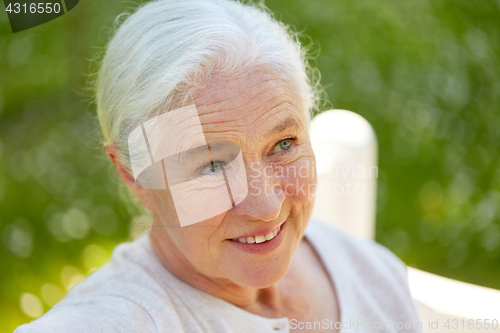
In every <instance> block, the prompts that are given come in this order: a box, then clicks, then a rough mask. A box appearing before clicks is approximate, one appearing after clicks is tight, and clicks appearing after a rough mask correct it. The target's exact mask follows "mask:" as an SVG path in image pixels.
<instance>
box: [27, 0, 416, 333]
mask: <svg viewBox="0 0 500 333" xmlns="http://www.w3.org/2000/svg"><path fill="white" fill-rule="evenodd" d="M310 73H312V72H311V71H310V70H309V69H308V66H307V62H306V61H305V58H304V52H303V50H302V48H301V46H300V44H299V43H298V42H297V40H296V39H295V38H293V37H292V36H291V34H290V33H289V31H288V29H287V27H286V26H285V25H284V24H282V23H278V22H276V21H275V20H274V19H273V18H272V16H271V15H270V14H269V13H268V11H267V10H266V9H265V7H263V5H249V4H242V3H240V2H236V1H230V0H157V1H152V2H149V3H147V4H145V5H143V6H141V7H140V8H139V9H138V10H137V11H136V12H135V13H134V14H132V15H131V16H130V17H128V18H127V19H126V20H125V21H124V23H123V24H122V25H121V27H120V28H119V29H118V30H117V32H116V34H115V36H114V37H113V38H112V40H111V42H110V43H109V45H108V48H107V52H106V55H105V57H104V59H103V63H102V68H101V70H100V72H99V80H98V86H97V102H98V103H97V104H98V113H99V120H100V123H101V127H102V130H103V133H104V136H105V139H106V153H107V155H108V156H109V158H110V159H111V161H112V163H113V164H114V166H115V167H116V170H117V172H118V175H119V176H120V178H121V180H122V181H123V182H124V183H125V184H126V185H127V186H128V188H129V189H130V190H131V192H132V193H133V194H134V195H135V196H136V197H137V198H138V199H139V200H140V202H142V204H143V205H144V206H145V207H146V208H147V209H148V210H149V211H151V216H152V221H153V224H152V228H151V230H150V232H149V233H147V234H145V235H143V236H141V237H139V238H137V239H136V240H134V241H133V242H130V243H125V244H121V245H119V246H118V247H117V248H116V249H115V251H114V252H113V256H112V259H111V262H110V263H109V264H108V265H106V266H105V267H103V268H101V269H100V270H98V271H96V272H94V273H93V274H92V275H90V276H89V277H88V278H87V279H86V280H85V281H84V282H82V283H80V284H79V285H77V286H75V287H74V288H73V289H72V290H71V291H70V292H69V293H68V295H67V296H66V297H65V298H64V299H63V300H62V301H61V302H60V303H59V304H57V305H56V306H54V307H53V308H52V309H51V310H50V311H49V312H48V313H47V314H45V315H44V316H43V317H42V318H40V319H38V320H36V321H34V322H32V323H30V324H27V325H24V326H21V327H20V328H18V332H217V333H220V332H276V331H280V332H289V331H290V330H291V331H297V332H298V331H309V332H310V331H316V332H319V331H330V332H337V331H339V330H340V329H341V330H342V332H376V331H384V332H399V331H419V329H418V327H417V328H416V326H415V325H413V324H415V323H418V320H419V319H418V315H417V313H416V310H415V307H414V304H413V302H412V300H411V297H410V293H409V291H408V287H407V283H406V275H405V266H404V264H402V262H401V261H399V259H397V258H396V257H395V256H394V255H393V254H391V253H390V252H389V251H388V250H386V249H385V248H383V247H381V246H380V245H377V244H376V243H374V242H366V241H361V240H359V239H356V238H354V237H351V236H348V235H347V234H344V233H343V232H341V231H339V230H337V229H334V228H332V227H330V226H327V225H326V224H323V223H321V222H318V221H311V222H310V216H311V209H312V206H313V202H314V188H315V185H316V177H315V167H314V161H315V157H314V153H313V151H312V149H311V143H310V141H309V135H308V121H309V118H310V112H311V110H312V109H313V108H314V107H315V104H316V102H317V100H318V98H317V93H316V90H317V85H316V84H315V83H314V82H313V81H312V79H310V78H308V75H307V74H310ZM297 170H298V172H296V171H297ZM407 323H411V324H412V325H411V328H410V329H408V327H409V326H408V325H404V324H407ZM402 324H403V325H402ZM417 326H418V325H417ZM405 327H406V328H405Z"/></svg>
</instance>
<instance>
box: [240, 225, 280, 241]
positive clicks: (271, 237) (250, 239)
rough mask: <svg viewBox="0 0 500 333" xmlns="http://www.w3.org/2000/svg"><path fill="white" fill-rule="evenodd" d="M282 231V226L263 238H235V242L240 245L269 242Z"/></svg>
mask: <svg viewBox="0 0 500 333" xmlns="http://www.w3.org/2000/svg"><path fill="white" fill-rule="evenodd" d="M279 230H280V226H277V227H276V228H275V229H274V230H273V231H271V232H270V233H268V234H266V235H261V236H250V237H243V238H233V240H234V241H238V242H240V243H262V242H265V241H268V240H271V239H273V238H274V237H275V236H276V234H278V231H279Z"/></svg>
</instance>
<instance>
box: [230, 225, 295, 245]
mask: <svg viewBox="0 0 500 333" xmlns="http://www.w3.org/2000/svg"><path fill="white" fill-rule="evenodd" d="M286 221H287V220H284V221H282V222H280V223H278V224H277V225H275V226H273V227H267V228H261V229H259V230H255V231H252V232H247V233H245V234H242V235H240V236H238V237H234V238H231V239H230V240H234V241H240V242H241V243H262V242H264V241H266V240H270V239H272V238H273V237H275V236H276V235H277V233H278V232H279V230H280V227H281V226H282V225H283V224H284V223H285V222H286ZM266 236H267V237H268V238H269V239H266ZM252 237H253V239H254V241H255V242H252ZM256 237H257V238H256ZM243 239H247V241H246V242H245V241H241V240H243Z"/></svg>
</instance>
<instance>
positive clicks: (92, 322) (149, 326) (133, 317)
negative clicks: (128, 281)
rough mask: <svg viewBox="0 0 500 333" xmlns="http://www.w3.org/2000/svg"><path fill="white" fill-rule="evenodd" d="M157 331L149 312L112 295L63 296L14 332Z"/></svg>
mask: <svg viewBox="0 0 500 333" xmlns="http://www.w3.org/2000/svg"><path fill="white" fill-rule="evenodd" d="M104 331H113V332H130V333H132V332H156V329H155V325H154V322H153V320H152V319H151V317H150V315H149V314H148V313H147V312H146V311H145V310H144V309H143V308H142V307H140V306H139V305H137V304H135V303H134V302H132V301H130V300H128V299H126V298H123V297H120V296H113V295H94V294H89V295H87V296H83V297H78V298H73V299H70V300H65V301H63V302H61V303H59V304H57V305H56V306H54V307H53V308H52V309H51V310H50V311H49V312H47V313H46V314H45V315H44V316H42V317H41V318H39V319H37V320H35V321H33V322H31V323H29V324H26V325H22V326H20V327H18V329H17V330H16V331H15V333H25V332H30V333H49V332H61V333H66V332H68V333H69V332H72V333H73V332H82V333H83V332H104Z"/></svg>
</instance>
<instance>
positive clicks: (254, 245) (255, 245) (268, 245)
mask: <svg viewBox="0 0 500 333" xmlns="http://www.w3.org/2000/svg"><path fill="white" fill-rule="evenodd" d="M286 225H287V223H286V220H285V221H284V222H282V223H280V224H278V226H276V227H275V228H274V229H271V230H270V231H269V232H267V233H266V234H263V235H260V234H257V235H255V232H254V233H253V234H254V235H249V236H247V237H239V238H232V239H228V241H229V244H230V245H231V246H233V247H234V249H238V250H239V251H242V252H246V253H249V254H252V255H267V254H270V253H272V252H273V251H274V250H276V249H277V248H279V246H280V245H281V244H282V243H283V241H284V238H285V236H284V233H283V230H285V228H286ZM275 230H276V231H275ZM258 233H260V232H258ZM266 236H267V238H268V239H266Z"/></svg>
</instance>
